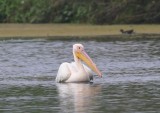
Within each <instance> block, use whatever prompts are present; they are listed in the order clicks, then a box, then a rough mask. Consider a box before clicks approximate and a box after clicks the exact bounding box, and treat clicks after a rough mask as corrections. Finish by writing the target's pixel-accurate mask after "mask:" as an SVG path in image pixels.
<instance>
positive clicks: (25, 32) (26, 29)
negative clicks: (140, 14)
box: [0, 24, 160, 40]
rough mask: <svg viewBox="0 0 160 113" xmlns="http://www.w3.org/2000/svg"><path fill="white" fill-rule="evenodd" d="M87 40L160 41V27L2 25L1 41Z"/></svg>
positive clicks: (145, 25) (0, 30) (151, 25)
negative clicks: (128, 31) (123, 32)
mask: <svg viewBox="0 0 160 113" xmlns="http://www.w3.org/2000/svg"><path fill="white" fill-rule="evenodd" d="M120 29H124V30H130V29H133V30H134V33H132V34H122V33H121V32H120ZM36 38H42V39H52V40H69V39H86V40H91V39H95V40H112V39H116V40H117V39H120V40H124V39H125V40H128V39H129V40H131V39H155V38H156V39H160V25H159V24H158V25H157V24H144V25H143V24H142V25H90V24H0V39H1V40H5V39H36Z"/></svg>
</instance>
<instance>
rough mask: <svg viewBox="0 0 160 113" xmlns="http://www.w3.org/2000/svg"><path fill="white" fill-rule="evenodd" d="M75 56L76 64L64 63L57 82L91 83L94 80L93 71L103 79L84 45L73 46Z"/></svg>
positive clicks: (60, 68)
mask: <svg viewBox="0 0 160 113" xmlns="http://www.w3.org/2000/svg"><path fill="white" fill-rule="evenodd" d="M73 56H74V61H75V62H71V63H68V62H64V63H62V64H61V65H60V67H59V70H58V73H57V77H56V82H90V81H91V80H93V73H92V71H94V72H95V73H96V74H97V75H98V76H99V77H102V74H101V72H100V71H99V69H98V68H97V66H96V64H95V63H94V62H93V61H92V59H91V58H90V57H89V56H88V55H87V53H86V52H85V50H84V46H83V45H82V44H74V45H73ZM82 61H84V62H85V63H86V64H87V65H88V66H89V68H88V67H87V66H86V65H84V64H83V63H82Z"/></svg>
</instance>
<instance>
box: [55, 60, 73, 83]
mask: <svg viewBox="0 0 160 113" xmlns="http://www.w3.org/2000/svg"><path fill="white" fill-rule="evenodd" d="M70 76H71V71H70V69H69V63H67V62H65V63H62V64H61V65H60V67H59V70H58V73H57V77H56V82H65V81H66V80H68V79H69V77H70Z"/></svg>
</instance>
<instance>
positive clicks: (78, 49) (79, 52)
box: [73, 44, 102, 77]
mask: <svg viewBox="0 0 160 113" xmlns="http://www.w3.org/2000/svg"><path fill="white" fill-rule="evenodd" d="M73 52H74V54H75V56H76V57H77V58H78V59H81V60H82V61H84V62H85V63H86V64H87V65H88V66H89V67H90V68H91V69H92V70H93V71H94V72H95V73H97V74H98V76H99V77H102V74H101V72H100V71H99V69H98V68H97V66H96V64H95V63H94V62H93V61H92V59H91V58H90V57H89V56H88V55H87V53H86V52H85V50H84V46H83V45H82V44H74V45H73Z"/></svg>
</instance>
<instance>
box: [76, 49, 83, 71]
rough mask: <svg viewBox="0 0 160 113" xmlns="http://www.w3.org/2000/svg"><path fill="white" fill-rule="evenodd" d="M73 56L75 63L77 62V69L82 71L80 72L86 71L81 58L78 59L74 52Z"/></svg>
mask: <svg viewBox="0 0 160 113" xmlns="http://www.w3.org/2000/svg"><path fill="white" fill-rule="evenodd" d="M73 56H74V61H75V64H76V66H77V68H78V69H80V70H84V67H83V64H82V61H81V60H80V59H79V58H77V56H76V54H75V52H74V51H73Z"/></svg>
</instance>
